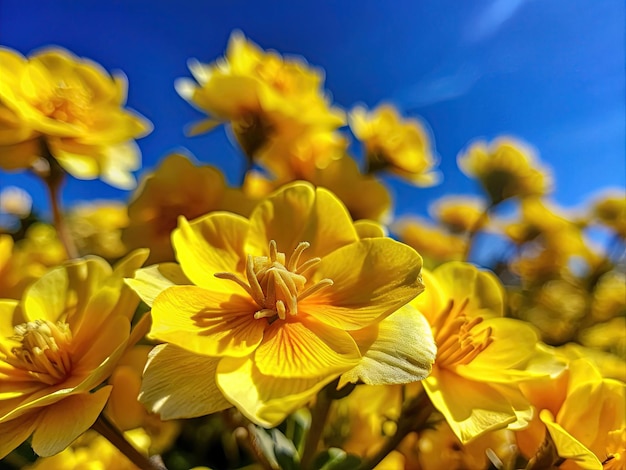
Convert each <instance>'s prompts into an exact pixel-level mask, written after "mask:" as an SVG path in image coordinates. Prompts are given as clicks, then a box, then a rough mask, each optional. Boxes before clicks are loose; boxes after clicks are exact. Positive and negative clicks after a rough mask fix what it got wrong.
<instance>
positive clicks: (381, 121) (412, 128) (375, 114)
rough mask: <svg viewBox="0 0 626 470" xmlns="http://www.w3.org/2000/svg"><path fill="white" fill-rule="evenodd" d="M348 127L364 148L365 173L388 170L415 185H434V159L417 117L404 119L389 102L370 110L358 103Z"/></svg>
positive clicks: (437, 176)
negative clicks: (366, 168)
mask: <svg viewBox="0 0 626 470" xmlns="http://www.w3.org/2000/svg"><path fill="white" fill-rule="evenodd" d="M350 129H352V132H353V133H354V135H355V136H356V138H357V139H359V141H361V142H362V143H363V146H364V148H365V158H366V159H367V162H368V173H374V172H377V171H380V170H388V171H390V172H392V173H395V174H397V175H399V176H401V177H402V178H404V179H406V180H407V181H409V182H411V183H413V184H415V185H417V186H432V185H434V184H437V183H438V182H439V180H440V179H441V175H440V174H439V173H437V172H435V171H434V170H433V168H434V166H435V165H436V163H437V160H436V158H435V156H434V154H433V150H432V148H431V143H430V138H429V136H428V132H427V131H426V129H425V128H424V126H423V125H422V124H421V123H420V122H419V121H417V120H416V119H405V120H403V119H402V118H401V117H400V116H399V115H398V112H397V111H396V109H395V108H394V107H393V106H391V105H386V104H383V105H381V106H379V107H378V108H376V109H375V110H374V111H372V112H369V113H368V112H367V110H366V109H365V108H363V107H360V106H357V107H356V108H354V109H353V110H352V112H351V113H350Z"/></svg>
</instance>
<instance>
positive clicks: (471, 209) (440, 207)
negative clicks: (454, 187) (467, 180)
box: [429, 195, 487, 234]
mask: <svg viewBox="0 0 626 470" xmlns="http://www.w3.org/2000/svg"><path fill="white" fill-rule="evenodd" d="M486 208H487V204H486V202H485V201H484V200H483V199H481V198H476V197H472V196H467V195H464V196H445V197H441V198H439V199H437V200H436V201H435V202H434V203H432V204H431V206H430V207H429V213H430V214H431V216H432V217H433V218H434V219H435V220H437V221H438V222H439V223H440V224H442V225H443V226H444V227H446V228H447V229H448V230H449V231H450V232H452V233H461V234H462V233H465V232H470V231H475V230H477V229H479V228H481V227H479V224H481V225H484V223H485V222H487V215H486V213H485V211H486Z"/></svg>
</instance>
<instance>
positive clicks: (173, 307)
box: [150, 286, 267, 356]
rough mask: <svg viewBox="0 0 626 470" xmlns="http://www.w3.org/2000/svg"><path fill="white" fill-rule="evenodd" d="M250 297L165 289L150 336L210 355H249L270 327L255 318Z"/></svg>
mask: <svg viewBox="0 0 626 470" xmlns="http://www.w3.org/2000/svg"><path fill="white" fill-rule="evenodd" d="M256 310H258V306H257V305H256V304H255V303H254V302H253V301H252V300H251V299H250V298H247V297H242V296H239V295H232V294H229V293H226V292H212V291H208V290H206V289H203V288H201V287H196V286H174V287H170V288H169V289H166V290H164V291H163V292H162V293H161V294H160V295H159V296H158V297H157V298H156V299H155V301H154V304H153V305H152V329H151V330H150V336H151V337H153V338H156V339H159V340H161V341H165V342H169V343H172V344H175V345H177V346H180V347H181V348H185V349H187V350H188V351H193V352H195V353H198V354H206V355H208V356H222V355H228V356H246V355H248V354H250V353H251V352H252V351H254V350H255V349H256V347H257V346H258V345H259V343H260V342H261V339H262V338H263V330H264V329H265V327H266V326H267V322H266V321H264V320H256V319H254V317H253V315H254V312H255V311H256Z"/></svg>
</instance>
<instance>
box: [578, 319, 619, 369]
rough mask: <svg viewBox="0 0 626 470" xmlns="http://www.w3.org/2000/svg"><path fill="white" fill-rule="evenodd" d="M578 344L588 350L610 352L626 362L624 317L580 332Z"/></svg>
mask: <svg viewBox="0 0 626 470" xmlns="http://www.w3.org/2000/svg"><path fill="white" fill-rule="evenodd" d="M578 338H579V340H580V342H581V343H582V344H583V345H584V346H587V347H589V348H595V349H601V350H604V351H609V352H612V353H614V354H616V355H618V356H620V357H622V358H623V359H625V360H626V317H623V316H622V317H616V318H613V319H611V320H609V321H607V322H604V323H598V324H597V325H594V326H591V327H589V328H586V329H584V330H582V331H580V333H579V335H578Z"/></svg>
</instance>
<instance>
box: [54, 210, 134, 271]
mask: <svg viewBox="0 0 626 470" xmlns="http://www.w3.org/2000/svg"><path fill="white" fill-rule="evenodd" d="M66 222H67V225H68V228H69V230H70V233H71V234H72V239H73V240H74V242H75V244H76V248H77V249H78V252H79V254H80V255H81V256H84V255H89V254H91V255H97V256H101V257H103V258H105V259H108V260H115V259H118V258H121V257H122V256H124V255H125V254H126V252H127V249H126V246H125V245H124V243H122V229H123V228H124V227H126V226H127V225H128V223H129V219H128V213H127V209H126V204H124V203H123V202H119V201H93V202H87V203H82V204H77V205H75V206H73V207H72V208H71V210H69V211H68V213H67V216H66Z"/></svg>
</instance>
